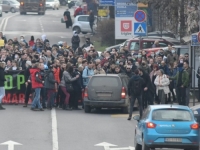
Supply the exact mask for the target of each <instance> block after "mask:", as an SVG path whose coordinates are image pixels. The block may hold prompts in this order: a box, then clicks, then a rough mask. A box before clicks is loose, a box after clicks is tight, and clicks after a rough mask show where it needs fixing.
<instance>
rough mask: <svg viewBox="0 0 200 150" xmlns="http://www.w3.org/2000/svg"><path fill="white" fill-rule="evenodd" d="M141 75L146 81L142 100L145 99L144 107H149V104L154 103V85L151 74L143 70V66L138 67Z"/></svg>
mask: <svg viewBox="0 0 200 150" xmlns="http://www.w3.org/2000/svg"><path fill="white" fill-rule="evenodd" d="M138 70H139V75H140V76H141V78H143V80H144V82H145V88H144V89H143V94H142V101H143V108H144V109H145V108H147V106H148V105H153V96H154V90H153V85H152V83H151V80H150V76H149V75H148V74H147V73H146V72H145V71H144V70H142V68H138Z"/></svg>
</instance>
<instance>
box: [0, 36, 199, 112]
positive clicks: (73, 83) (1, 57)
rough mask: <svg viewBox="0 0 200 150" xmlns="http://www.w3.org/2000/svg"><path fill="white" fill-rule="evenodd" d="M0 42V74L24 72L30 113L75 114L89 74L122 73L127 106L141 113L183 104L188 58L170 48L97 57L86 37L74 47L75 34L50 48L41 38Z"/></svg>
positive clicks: (0, 78)
mask: <svg viewBox="0 0 200 150" xmlns="http://www.w3.org/2000/svg"><path fill="white" fill-rule="evenodd" d="M0 37H1V39H3V40H4V42H5V47H4V48H2V49H1V53H0V61H1V64H0V68H1V69H0V71H1V72H2V71H6V70H24V72H25V84H26V92H25V100H24V101H25V104H24V107H27V105H28V102H29V97H30V95H31V94H32V93H33V92H34V93H35V94H34V97H33V102H32V106H31V109H32V110H37V109H39V110H41V111H43V110H44V108H48V109H52V107H59V108H62V109H65V110H72V109H75V110H78V109H80V108H79V107H78V100H81V101H83V97H82V93H83V91H84V89H85V87H86V86H87V84H88V82H89V80H90V78H91V77H92V76H93V75H95V74H126V75H127V76H128V77H129V78H130V79H132V80H130V81H129V82H132V83H129V85H128V94H129V96H130V97H131V104H132V105H133V104H134V101H135V99H138V101H139V103H140V108H141V109H145V108H146V107H147V106H148V105H151V104H154V103H157V104H166V103H171V102H178V103H179V104H180V105H188V104H189V96H190V95H189V91H190V84H191V81H192V70H191V68H190V67H189V60H188V59H189V54H188V53H185V54H181V55H180V56H178V55H177V53H176V49H175V48H173V47H172V46H171V45H169V46H168V50H165V51H164V50H163V49H162V48H161V49H160V50H158V51H157V52H151V54H148V55H147V52H146V51H145V50H139V51H138V52H137V53H133V54H132V53H129V52H127V51H123V48H122V50H120V51H118V50H117V49H115V48H113V49H111V50H110V51H104V52H102V53H101V54H99V53H98V51H97V50H96V49H95V47H94V45H93V43H92V42H91V41H90V38H86V42H85V43H84V44H83V45H81V46H80V38H79V36H78V34H77V33H76V32H74V35H73V37H72V40H71V44H70V45H68V43H67V42H62V43H58V44H53V45H50V41H49V40H48V39H47V37H46V36H45V35H42V36H41V38H37V39H36V40H35V39H34V36H31V38H30V41H28V42H27V41H26V40H25V39H24V37H23V36H21V37H20V40H18V38H14V39H9V40H8V41H7V39H6V38H5V37H4V36H3V34H2V33H0ZM4 64H5V65H4ZM4 66H5V67H4ZM199 71H200V70H199ZM1 72H0V109H4V108H3V107H2V105H1V102H2V98H3V96H4V95H5V92H2V91H3V86H4V80H5V78H4V77H3V74H2V73H1ZM138 78H139V79H140V81H141V86H140V87H142V88H143V89H142V90H141V92H136V93H137V94H139V95H137V94H134V93H135V92H134V90H135V89H134V87H137V86H135V85H136V84H135V83H134V81H135V80H136V79H138ZM133 85H134V86H133ZM82 107H84V105H83V106H82ZM130 112H131V111H130ZM140 112H141V113H142V111H140ZM131 114H132V112H131V113H130V115H131Z"/></svg>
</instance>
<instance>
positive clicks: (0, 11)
mask: <svg viewBox="0 0 200 150" xmlns="http://www.w3.org/2000/svg"><path fill="white" fill-rule="evenodd" d="M2 16H3V15H2V6H1V5H0V17H2Z"/></svg>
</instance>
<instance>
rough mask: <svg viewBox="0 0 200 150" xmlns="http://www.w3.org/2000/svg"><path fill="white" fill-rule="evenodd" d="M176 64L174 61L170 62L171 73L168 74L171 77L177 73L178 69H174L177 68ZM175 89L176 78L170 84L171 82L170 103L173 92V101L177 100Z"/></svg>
mask: <svg viewBox="0 0 200 150" xmlns="http://www.w3.org/2000/svg"><path fill="white" fill-rule="evenodd" d="M174 64H175V63H172V62H171V63H170V64H169V74H168V75H169V77H173V76H175V74H176V73H177V71H176V70H175V69H174V68H175V66H174ZM174 89H175V80H170V84H169V90H170V93H169V94H168V102H169V103H170V102H172V101H171V94H172V97H173V102H176V95H175V92H174Z"/></svg>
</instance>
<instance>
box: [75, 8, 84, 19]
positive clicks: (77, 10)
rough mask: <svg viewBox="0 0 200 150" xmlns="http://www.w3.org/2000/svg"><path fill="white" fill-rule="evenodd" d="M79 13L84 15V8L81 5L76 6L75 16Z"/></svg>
mask: <svg viewBox="0 0 200 150" xmlns="http://www.w3.org/2000/svg"><path fill="white" fill-rule="evenodd" d="M78 15H83V9H82V8H81V6H79V7H78V8H76V10H75V11H74V18H75V17H76V16H78Z"/></svg>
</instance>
